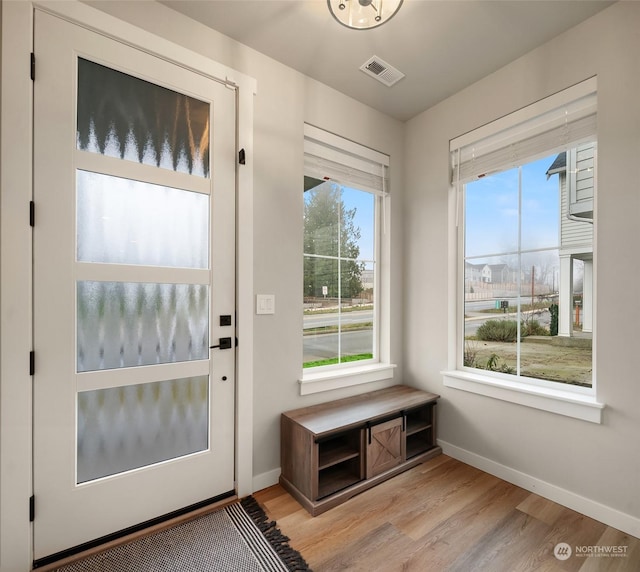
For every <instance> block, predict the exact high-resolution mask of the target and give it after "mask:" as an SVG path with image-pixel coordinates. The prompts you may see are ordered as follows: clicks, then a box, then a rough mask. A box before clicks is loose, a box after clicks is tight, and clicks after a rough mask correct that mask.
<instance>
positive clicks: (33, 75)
mask: <svg viewBox="0 0 640 572" xmlns="http://www.w3.org/2000/svg"><path fill="white" fill-rule="evenodd" d="M35 80H36V55H35V54H34V53H33V52H31V81H35Z"/></svg>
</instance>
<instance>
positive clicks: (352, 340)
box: [303, 330, 373, 362]
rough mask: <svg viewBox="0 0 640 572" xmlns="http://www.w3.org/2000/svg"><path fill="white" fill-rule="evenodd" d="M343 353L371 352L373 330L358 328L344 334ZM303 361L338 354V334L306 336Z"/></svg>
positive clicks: (331, 356)
mask: <svg viewBox="0 0 640 572" xmlns="http://www.w3.org/2000/svg"><path fill="white" fill-rule="evenodd" d="M341 342H342V347H341V350H342V354H343V355H345V354H364V353H371V351H372V348H373V330H358V331H355V332H345V333H343V334H342V340H341ZM303 348H304V349H303V361H305V362H307V361H314V360H319V359H326V358H333V357H336V356H337V355H338V334H319V335H310V336H304V338H303Z"/></svg>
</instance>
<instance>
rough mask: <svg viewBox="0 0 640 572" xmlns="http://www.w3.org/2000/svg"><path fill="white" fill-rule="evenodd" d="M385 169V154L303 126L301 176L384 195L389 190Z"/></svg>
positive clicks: (386, 160) (386, 161) (387, 157)
mask: <svg viewBox="0 0 640 572" xmlns="http://www.w3.org/2000/svg"><path fill="white" fill-rule="evenodd" d="M388 168H389V156H388V155H385V154H383V153H379V152H378V151H374V150H372V149H369V148H368V147H364V146H363V145H359V144H357V143H354V142H353V141H348V140H346V139H343V138H341V137H338V136H337V135H334V134H332V133H329V132H327V131H323V130H321V129H318V128H317V127H313V126H311V125H305V137H304V174H305V176H308V177H313V178H316V179H320V180H331V181H336V182H337V183H340V184H342V185H344V186H347V187H353V188H356V189H360V190H363V191H369V192H372V193H376V194H382V195H384V194H387V193H388V192H389V179H388Z"/></svg>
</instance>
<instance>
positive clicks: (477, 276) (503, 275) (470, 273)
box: [465, 262, 518, 284]
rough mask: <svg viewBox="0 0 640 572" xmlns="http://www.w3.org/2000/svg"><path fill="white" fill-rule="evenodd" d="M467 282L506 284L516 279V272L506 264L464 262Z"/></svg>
mask: <svg viewBox="0 0 640 572" xmlns="http://www.w3.org/2000/svg"><path fill="white" fill-rule="evenodd" d="M465 280H466V282H467V283H473V282H484V283H485V284H507V283H514V282H516V281H517V280H518V273H517V272H516V270H514V269H513V268H510V267H509V265H508V264H471V263H470V262H466V263H465Z"/></svg>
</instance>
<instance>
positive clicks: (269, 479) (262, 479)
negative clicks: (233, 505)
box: [253, 467, 280, 492]
mask: <svg viewBox="0 0 640 572" xmlns="http://www.w3.org/2000/svg"><path fill="white" fill-rule="evenodd" d="M279 478H280V467H278V468H277V469H273V471H267V472H266V473H260V474H259V475H254V476H253V492H256V491H261V490H262V489H266V488H268V487H270V486H272V485H277V484H278V479H279Z"/></svg>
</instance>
